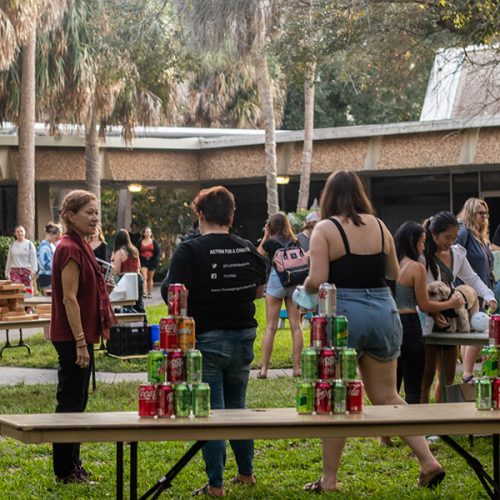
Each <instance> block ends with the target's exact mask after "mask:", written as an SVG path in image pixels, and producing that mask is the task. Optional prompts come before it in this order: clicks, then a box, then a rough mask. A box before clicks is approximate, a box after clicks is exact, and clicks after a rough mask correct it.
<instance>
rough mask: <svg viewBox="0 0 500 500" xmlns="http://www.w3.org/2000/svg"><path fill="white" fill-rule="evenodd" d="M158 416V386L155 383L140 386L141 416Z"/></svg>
mask: <svg viewBox="0 0 500 500" xmlns="http://www.w3.org/2000/svg"><path fill="white" fill-rule="evenodd" d="M154 416H156V387H155V386H154V385H153V384H141V385H140V386H139V417H141V418H146V417H148V418H152V417H154Z"/></svg>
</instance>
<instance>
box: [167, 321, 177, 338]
mask: <svg viewBox="0 0 500 500" xmlns="http://www.w3.org/2000/svg"><path fill="white" fill-rule="evenodd" d="M176 326H177V325H176V324H175V321H173V322H172V323H167V324H166V325H165V332H166V333H167V334H168V335H171V334H172V333H175V330H176Z"/></svg>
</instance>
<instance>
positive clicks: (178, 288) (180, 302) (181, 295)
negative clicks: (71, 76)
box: [167, 283, 188, 316]
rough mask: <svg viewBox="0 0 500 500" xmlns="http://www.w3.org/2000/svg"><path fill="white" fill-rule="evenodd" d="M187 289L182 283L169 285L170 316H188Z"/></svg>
mask: <svg viewBox="0 0 500 500" xmlns="http://www.w3.org/2000/svg"><path fill="white" fill-rule="evenodd" d="M187 296H188V291H187V288H186V287H185V286H184V285H183V284H182V283H171V284H170V285H168V293H167V300H168V314H169V315H170V316H186V315H187Z"/></svg>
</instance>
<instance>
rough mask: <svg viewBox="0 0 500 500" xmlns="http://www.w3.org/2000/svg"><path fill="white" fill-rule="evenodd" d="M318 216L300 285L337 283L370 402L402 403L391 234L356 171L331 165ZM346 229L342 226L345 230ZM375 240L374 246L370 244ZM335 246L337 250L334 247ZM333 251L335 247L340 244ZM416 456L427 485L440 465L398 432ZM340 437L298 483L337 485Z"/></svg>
mask: <svg viewBox="0 0 500 500" xmlns="http://www.w3.org/2000/svg"><path fill="white" fill-rule="evenodd" d="M321 219H323V220H322V221H321V222H319V223H318V224H317V225H316V227H315V228H314V231H313V233H312V237H311V246H310V271H309V276H308V278H307V279H306V281H305V283H304V286H305V289H306V291H307V292H309V293H316V292H317V291H318V288H319V286H320V284H321V283H323V282H325V281H328V282H329V283H335V285H336V287H337V314H339V315H341V314H345V315H346V316H347V320H348V322H349V347H354V348H355V349H356V351H357V354H358V367H359V374H360V376H361V379H362V380H363V383H364V387H365V390H366V395H367V396H368V398H369V399H370V401H371V402H372V403H373V404H375V405H402V404H405V402H404V401H403V399H401V397H400V396H399V394H398V393H397V391H396V361H397V358H398V356H399V353H400V348H401V341H402V327H401V321H400V319H399V314H398V310H397V307H396V304H395V302H394V299H393V298H392V295H391V293H390V290H389V288H388V287H387V285H386V283H385V280H386V279H391V280H395V279H396V278H397V275H398V262H397V258H396V253H395V248H394V241H393V239H392V236H391V235H390V233H389V231H388V230H387V228H385V226H384V224H383V223H382V222H381V221H380V220H378V219H376V218H375V216H374V210H373V208H372V205H371V203H370V200H369V199H368V197H367V196H366V193H365V190H364V188H363V185H362V183H361V181H360V179H359V177H358V176H357V175H356V174H354V173H353V172H349V171H337V172H335V173H333V174H332V175H331V176H330V177H329V178H328V180H327V181H326V184H325V188H324V189H323V193H322V195H321ZM346 228H348V229H349V230H348V231H346ZM349 235H356V236H357V242H358V243H357V246H358V247H359V241H366V245H365V246H366V247H367V248H368V249H372V251H371V253H364V252H363V251H359V250H358V251H357V252H353V251H352V247H353V237H352V236H351V241H350V239H349ZM375 244H376V245H377V246H376V247H375ZM339 248H343V249H344V250H345V254H343V253H340V254H339V256H336V254H338V253H339ZM340 252H341V251H340ZM402 439H403V440H404V441H405V442H406V443H407V444H408V445H409V446H410V447H411V449H412V450H413V452H414V454H415V456H416V457H417V459H418V461H419V462H420V477H419V484H420V485H421V486H435V485H437V484H438V483H439V482H441V480H442V479H443V478H444V475H445V473H444V470H443V468H442V467H441V465H440V464H439V463H438V462H437V460H436V459H435V458H434V456H433V455H432V453H431V452H430V450H429V446H428V444H427V442H426V440H425V438H424V437H423V436H412V437H403V438H402ZM344 445H345V438H333V439H324V440H323V476H322V477H321V478H320V479H318V480H317V481H314V482H312V483H309V484H307V485H306V486H305V487H304V488H305V489H306V490H309V491H322V490H325V491H333V490H337V489H338V483H337V472H338V468H339V466H340V460H341V456H342V451H343V448H344Z"/></svg>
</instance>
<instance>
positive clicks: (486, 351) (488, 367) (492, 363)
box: [481, 346, 498, 378]
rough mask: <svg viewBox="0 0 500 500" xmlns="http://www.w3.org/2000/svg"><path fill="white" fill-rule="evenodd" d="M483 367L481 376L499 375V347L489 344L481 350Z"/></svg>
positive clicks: (491, 376) (492, 376)
mask: <svg viewBox="0 0 500 500" xmlns="http://www.w3.org/2000/svg"><path fill="white" fill-rule="evenodd" d="M481 358H482V362H483V364H482V368H481V376H483V377H490V378H495V377H498V347H494V346H489V347H485V348H483V350H482V351H481Z"/></svg>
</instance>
